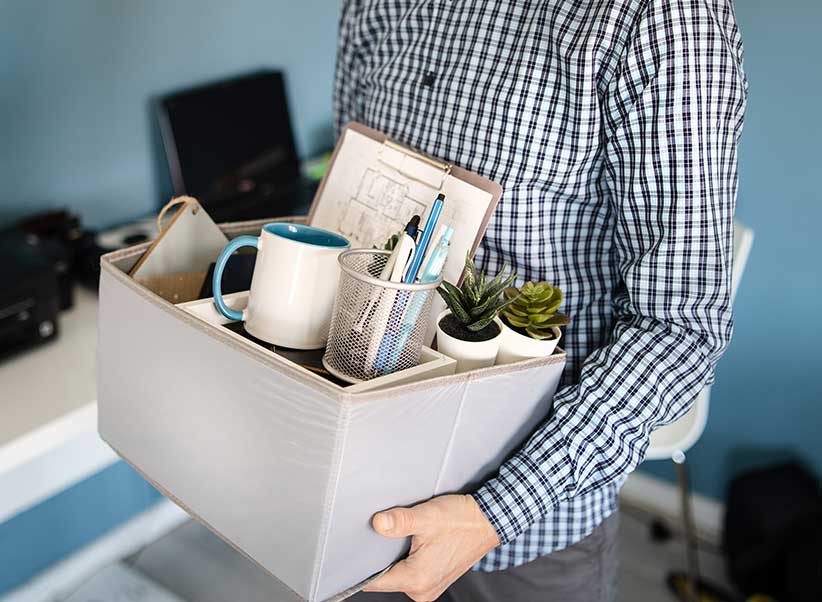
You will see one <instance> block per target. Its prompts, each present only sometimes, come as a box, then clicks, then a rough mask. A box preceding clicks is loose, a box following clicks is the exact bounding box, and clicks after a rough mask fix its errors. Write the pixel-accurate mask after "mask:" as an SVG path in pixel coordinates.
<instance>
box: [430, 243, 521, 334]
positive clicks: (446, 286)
mask: <svg viewBox="0 0 822 602" xmlns="http://www.w3.org/2000/svg"><path fill="white" fill-rule="evenodd" d="M505 268H506V266H504V265H503V266H502V270H501V271H500V272H499V274H497V275H496V276H494V278H493V279H492V280H490V281H489V280H488V278H487V276H486V274H485V271H484V270H483V271H482V272H481V273H480V274H479V275H478V274H477V269H476V267H475V266H474V262H473V261H472V260H471V255H470V254H466V256H465V277H464V278H463V280H462V285H461V286H460V287H459V288H457V287H456V286H454V285H453V284H451V283H450V282H446V281H445V280H443V281H442V284H440V286H439V287H438V288H437V292H438V293H439V294H440V296H441V297H442V298H443V300H444V301H445V304H446V305H447V306H448V309H450V310H451V313H452V314H453V315H454V317H455V318H456V319H457V320H459V322H460V323H461V324H462V325H463V326H464V327H465V328H467V329H468V330H470V331H471V332H479V331H480V330H482V329H483V328H485V327H486V326H488V325H489V324H490V323H491V322H492V321H493V319H494V318H496V317H497V314H499V312H500V310H501V309H502V308H504V307H505V306H506V305H507V304H508V303H510V302H511V301H507V300H504V299H502V298H501V297H500V293H501V292H502V291H503V290H504V289H505V287H506V286H508V285H509V284H511V283H512V282H513V281H514V279H515V278H516V277H517V274H516V272H515V271H512V272H511V273H510V274H509V275H508V276H505Z"/></svg>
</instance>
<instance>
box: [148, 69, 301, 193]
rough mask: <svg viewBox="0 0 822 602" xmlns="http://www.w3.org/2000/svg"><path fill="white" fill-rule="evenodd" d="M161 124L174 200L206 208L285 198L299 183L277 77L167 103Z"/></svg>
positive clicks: (254, 77)
mask: <svg viewBox="0 0 822 602" xmlns="http://www.w3.org/2000/svg"><path fill="white" fill-rule="evenodd" d="M160 118H161V126H162V130H163V142H164V144H165V147H166V154H167V155H168V159H169V166H170V168H171V175H172V180H173V182H174V191H175V193H176V194H188V195H191V196H195V197H197V198H198V199H199V200H200V202H201V203H202V204H203V206H205V207H209V206H218V205H223V204H225V203H230V202H232V201H233V200H236V199H238V198H242V197H247V196H249V195H255V196H270V195H272V194H277V193H278V192H282V193H286V190H285V189H287V188H288V187H292V186H293V185H294V184H295V182H296V181H297V180H298V179H299V175H300V167H299V159H298V157H297V152H296V148H295V145H294V136H293V133H292V131H291V122H290V118H289V114H288V105H287V101H286V96H285V85H284V83H283V77H282V74H281V73H279V72H276V71H264V72H258V73H254V74H251V75H248V76H245V77H241V78H237V79H232V80H228V81H225V82H220V83H216V84H212V85H208V86H204V87H200V88H196V89H192V90H187V91H183V92H180V93H177V94H174V95H172V96H169V97H166V98H165V99H164V100H163V101H162V103H161V116H160Z"/></svg>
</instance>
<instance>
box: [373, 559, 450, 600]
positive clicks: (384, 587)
mask: <svg viewBox="0 0 822 602" xmlns="http://www.w3.org/2000/svg"><path fill="white" fill-rule="evenodd" d="M429 581H430V580H429V578H428V577H426V576H425V574H424V573H422V572H420V570H419V567H414V566H413V562H411V561H409V560H403V561H402V562H398V563H397V564H396V565H394V567H393V568H392V569H391V570H390V571H388V572H387V573H385V574H384V575H382V576H381V577H379V578H377V579H375V580H374V581H372V582H371V583H369V584H368V585H366V586H365V587H364V588H363V591H365V592H404V593H405V594H406V595H407V596H408V597H409V598H411V599H412V600H414V601H415V602H430V601H431V600H436V599H437V598H439V597H440V595H441V594H442V592H443V590H444V589H445V588H444V587H436V586H434V585H433V584H432V583H431V582H429Z"/></svg>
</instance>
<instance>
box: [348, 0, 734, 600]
mask: <svg viewBox="0 0 822 602" xmlns="http://www.w3.org/2000/svg"><path fill="white" fill-rule="evenodd" d="M746 89H747V85H746V80H745V76H744V73H743V71H742V45H741V40H740V37H739V32H738V30H737V27H736V23H735V19H734V14H733V9H732V6H731V4H730V0H565V1H562V0H532V1H527V0H452V1H448V0H347V1H346V2H345V3H344V7H343V12H342V18H341V22H340V40H339V54H338V58H337V82H336V87H335V112H336V118H337V127H338V132H339V129H340V128H341V127H342V126H343V125H344V124H345V123H346V122H348V121H350V120H356V121H360V122H363V123H365V124H367V125H369V126H371V127H373V128H376V129H378V130H380V131H382V132H384V133H386V134H387V135H388V136H390V137H392V138H394V139H396V140H398V141H401V142H403V143H405V144H407V145H409V146H411V147H414V148H417V149H420V150H422V151H425V152H427V153H430V154H431V155H434V156H436V157H439V158H441V159H444V160H447V161H449V162H452V163H454V164H456V165H460V166H462V167H465V168H467V169H469V170H472V171H475V172H477V173H480V174H482V175H484V176H487V177H488V178H490V179H492V180H495V181H497V182H500V183H501V184H502V185H503V187H504V194H503V197H502V200H501V202H500V204H499V206H498V208H497V212H496V215H495V217H494V219H493V220H492V222H491V224H490V225H489V229H488V231H487V234H486V236H485V239H484V241H483V243H482V246H481V248H480V249H479V251H478V254H477V258H478V261H479V263H480V264H481V265H483V266H485V267H486V268H488V269H489V271H491V272H493V271H497V270H499V269H500V268H501V266H502V264H503V263H507V264H508V265H513V266H514V267H515V268H516V269H517V271H518V273H519V275H520V278H521V280H547V281H548V282H551V283H552V284H555V285H558V286H560V287H561V288H562V290H563V291H564V292H565V302H564V311H565V312H566V313H568V314H569V315H571V316H572V317H573V319H574V322H573V323H572V324H571V325H570V326H569V327H567V329H566V333H565V337H564V339H563V346H564V347H565V349H566V351H567V352H568V366H567V369H566V372H565V374H564V376H563V382H562V383H561V386H560V390H559V391H558V392H557V395H556V397H555V399H554V408H553V413H552V415H551V416H550V417H549V418H548V419H547V420H546V421H545V423H544V424H542V425H541V427H540V428H538V429H537V430H536V432H535V433H534V434H533V436H532V437H531V438H530V440H528V442H527V443H526V444H525V445H524V446H523V447H522V448H521V449H520V450H519V451H518V452H517V453H516V454H515V455H514V456H513V457H512V458H511V459H510V460H508V461H507V462H506V463H505V464H504V465H503V466H502V467H501V468H500V470H499V474H497V475H496V476H495V477H494V478H492V479H490V480H489V481H487V482H486V483H485V484H484V485H483V486H482V487H480V488H479V489H478V490H477V491H476V492H474V493H473V494H472V495H468V496H456V495H453V496H442V497H439V498H435V499H433V500H430V501H428V502H425V503H422V504H420V505H418V506H416V507H414V508H408V509H392V510H389V511H386V512H382V513H379V514H377V515H376V516H375V517H374V520H373V526H374V528H375V529H376V530H377V531H378V532H379V533H381V534H382V535H385V536H387V537H408V536H412V547H411V552H410V555H409V557H408V558H407V559H406V560H404V561H402V562H400V563H399V564H397V565H396V566H395V567H394V568H392V569H391V570H390V571H389V572H388V573H386V574H385V575H383V576H382V577H381V578H379V579H377V580H376V581H374V582H373V583H372V584H371V585H370V586H369V587H368V588H367V590H368V591H374V592H404V593H406V594H407V595H408V596H410V597H411V598H412V599H414V600H420V601H421V600H434V599H436V598H437V597H439V596H440V595H441V594H443V592H446V593H445V595H444V596H443V599H448V600H460V601H461V600H471V601H486V600H517V601H531V600H556V601H558V602H572V601H583V600H584V601H592V600H612V599H614V596H615V587H614V573H615V558H614V555H615V551H614V538H615V535H616V522H615V521H616V519H615V512H616V509H617V492H618V491H619V488H620V486H621V485H622V483H623V482H624V480H625V478H626V476H627V475H628V473H630V472H631V471H632V470H633V469H634V468H635V467H636V466H637V465H638V464H639V463H640V462H641V461H642V458H643V455H644V452H645V449H646V448H647V445H648V439H649V435H650V433H651V431H652V430H653V429H654V428H656V427H657V426H660V425H662V424H667V423H670V422H672V421H674V420H676V419H677V418H678V417H680V416H682V415H683V414H684V413H685V412H686V411H687V410H688V409H689V407H690V406H691V403H692V400H693V399H694V398H695V397H696V395H697V394H698V393H699V391H700V390H701V389H702V387H704V386H705V385H706V384H708V383H709V382H711V380H712V378H713V367H714V364H715V363H716V361H717V360H718V359H719V357H720V356H721V354H722V352H723V351H724V349H725V347H726V346H727V344H728V340H729V338H730V335H731V307H730V277H731V250H732V237H733V213H734V204H735V197H736V189H737V142H738V138H739V135H740V131H741V127H742V117H743V112H744V106H745V98H746ZM500 403H505V400H502V399H501V400H500ZM472 567H473V568H474V569H475V570H474V571H471V572H466V571H468V570H469V569H470V568H472ZM463 574H464V575H463ZM461 575H462V577H461ZM362 595H363V596H364V597H365V602H368V601H369V600H371V601H372V602H376V601H377V600H379V599H380V597H379V596H378V595H375V594H362ZM393 596H394V595H388V598H389V599H394V597H393ZM402 599H405V598H404V597H402Z"/></svg>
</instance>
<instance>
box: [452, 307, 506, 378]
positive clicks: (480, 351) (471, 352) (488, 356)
mask: <svg viewBox="0 0 822 602" xmlns="http://www.w3.org/2000/svg"><path fill="white" fill-rule="evenodd" d="M450 313H451V312H450V311H448V310H446V311H444V312H442V313H441V314H440V315H439V316H438V317H437V350H438V351H439V352H440V353H443V354H445V355H447V356H448V357H451V358H454V359H455V360H457V372H468V371H469V370H477V369H479V368H487V367H488V366H493V365H494V362H495V361H496V359H497V351H498V350H499V340H500V336H502V331H503V328H505V326H504V325H503V323H502V322H501V321H500V320H499V318H494V322H495V323H496V324H497V326H499V334H497V336H495V337H494V338H493V339H488V340H487V341H463V340H462V339H458V338H456V337H452V336H451V335H450V334H447V333H446V332H444V331H443V330H442V328H440V320H442V319H443V318H444V317H445V316H447V315H448V314H450Z"/></svg>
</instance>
